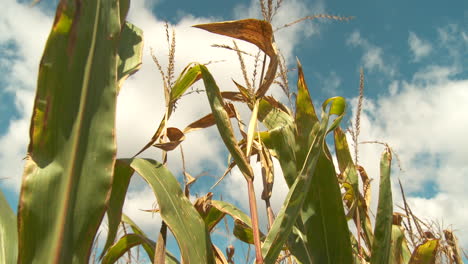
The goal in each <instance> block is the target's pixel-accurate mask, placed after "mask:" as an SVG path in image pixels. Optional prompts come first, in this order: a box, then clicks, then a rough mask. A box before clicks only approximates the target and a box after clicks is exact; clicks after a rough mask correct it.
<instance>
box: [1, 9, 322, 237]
mask: <svg viewBox="0 0 468 264" xmlns="http://www.w3.org/2000/svg"><path fill="white" fill-rule="evenodd" d="M148 3H149V2H148V1H136V2H134V3H132V8H131V10H130V14H129V16H128V20H129V21H131V22H132V23H134V24H135V25H137V26H139V27H140V28H142V29H143V30H144V39H145V46H144V57H143V65H142V68H141V69H140V71H139V72H138V73H137V74H135V75H134V76H132V77H130V78H129V79H128V80H127V81H126V82H125V84H124V87H122V89H121V92H120V94H119V97H118V105H117V120H116V122H117V123H116V126H117V132H116V134H117V146H118V156H119V157H130V156H133V155H134V154H135V153H136V152H137V151H138V150H139V149H140V148H141V147H142V146H144V145H145V144H146V143H147V141H148V140H149V139H150V138H151V136H152V135H153V133H154V131H155V129H156V127H157V125H158V123H159V121H160V120H161V118H162V116H163V111H164V100H163V93H162V80H161V77H160V75H159V71H158V70H157V67H156V65H155V64H154V63H153V61H152V59H151V56H150V54H149V53H150V48H153V49H154V52H155V55H156V56H157V57H158V58H159V59H160V62H161V64H162V67H163V68H165V67H166V66H167V62H166V58H167V43H166V38H165V36H166V33H165V28H164V22H163V21H161V20H158V18H157V17H155V16H154V15H153V14H152V13H151V12H150V9H149V8H148V6H149V4H148ZM254 3H255V4H256V1H253V2H252V6H249V7H247V8H245V9H244V10H246V11H247V12H248V13H251V12H253V11H252V9H253V8H254V6H253V5H254ZM306 7H307V6H306V5H305V4H304V3H303V2H300V1H292V2H288V3H285V4H284V7H283V10H284V11H280V12H279V13H278V14H277V21H278V24H280V25H282V24H285V23H287V22H290V20H289V18H295V17H301V16H303V15H306V12H308V9H307V8H306ZM4 8H6V10H7V11H8V12H6V13H5V14H7V15H5V16H2V17H1V18H0V29H1V32H6V33H5V34H2V36H0V44H2V45H3V44H5V43H9V42H13V43H14V44H15V49H17V50H15V52H16V55H17V56H15V57H14V58H13V59H12V60H11V61H9V62H8V65H10V66H9V67H10V69H11V72H10V73H9V76H10V78H9V80H7V81H8V83H9V85H8V86H7V87H6V88H7V89H6V90H7V91H9V92H11V93H14V95H15V100H16V108H17V109H16V110H17V111H18V113H19V116H20V118H19V119H18V120H12V121H11V122H10V125H9V127H8V131H7V132H6V134H4V135H2V136H1V138H0V148H1V149H8V150H9V151H8V152H3V153H1V154H0V170H1V171H0V174H1V175H2V178H3V177H4V176H6V177H9V179H8V180H6V181H2V183H5V184H6V186H7V187H8V188H13V189H15V190H18V188H19V185H20V183H21V175H22V169H23V165H22V158H23V157H24V156H25V153H26V146H27V144H28V138H29V137H28V127H29V122H30V120H29V119H30V112H31V109H32V102H33V98H34V92H35V83H36V79H37V70H38V61H39V58H40V56H41V54H42V51H43V47H44V43H45V40H46V38H47V36H48V32H49V30H50V27H51V24H52V17H51V16H47V15H46V14H45V13H44V12H43V11H42V10H41V9H39V8H29V7H27V6H26V5H23V4H19V3H17V2H16V1H13V0H9V1H8V2H7V5H5V6H4ZM290 14H291V15H295V16H291V17H288V16H289V15H290ZM18 16H20V17H18ZM18 19H19V20H21V21H22V23H17V21H18ZM208 22H214V20H213V19H210V18H197V17H193V16H186V17H184V18H182V19H181V20H180V21H178V22H177V23H176V24H174V25H171V27H174V29H175V31H176V39H177V40H176V41H177V44H176V54H175V58H176V69H175V72H176V76H177V74H178V73H179V72H180V71H181V70H182V69H183V68H184V67H185V66H186V65H187V64H188V63H190V62H193V61H196V62H201V63H206V62H209V61H221V62H217V63H213V64H210V65H208V68H209V69H210V71H211V73H212V74H213V76H214V77H215V79H216V81H217V83H218V85H219V86H220V88H221V89H222V90H235V89H236V88H235V87H234V85H233V83H232V81H231V78H233V79H235V80H237V81H240V82H242V80H243V78H242V75H241V70H240V67H239V65H238V60H237V54H235V53H234V52H231V51H227V50H224V49H219V48H213V47H211V45H212V44H229V45H231V43H232V40H231V39H229V38H227V37H223V36H218V35H214V34H211V33H208V32H205V31H203V30H200V29H196V28H192V27H191V26H192V25H195V24H200V23H208ZM31 28H34V30H33V31H31V30H30V29H31ZM306 28H309V29H308V30H309V31H307V30H306ZM312 29H313V30H312ZM316 30H318V27H317V26H316V25H315V24H311V23H309V22H307V23H304V24H302V25H296V26H294V27H291V28H288V29H284V30H282V31H280V32H279V33H278V35H277V38H276V41H277V42H278V46H279V48H280V49H281V50H282V52H283V53H284V55H285V56H286V58H287V60H288V61H292V59H291V58H292V57H293V56H292V51H293V47H294V45H295V44H296V43H298V41H299V39H300V38H303V37H304V36H310V35H311V34H313V33H315V32H316ZM306 31H307V32H306ZM304 32H305V33H304ZM31 39H34V40H35V41H31ZM38 43H40V44H39V45H38ZM238 44H239V46H240V47H241V48H242V49H244V50H246V51H247V52H250V53H252V54H255V53H256V52H257V49H256V48H255V47H253V46H252V45H250V44H247V43H243V42H242V41H239V43H238ZM245 60H246V64H247V65H252V64H253V63H252V61H253V58H249V57H247V56H246V57H245ZM2 63H4V61H2ZM252 70H253V69H252V68H251V67H250V68H249V67H248V71H249V72H252ZM195 87H198V88H201V89H203V88H204V87H203V83H202V82H199V83H198V84H196V85H195ZM279 91H280V89H279V88H278V87H273V88H272V90H271V91H270V93H275V94H277V95H278V96H279V97H282V98H284V95H281V93H280V92H279ZM209 112H210V109H209V104H208V100H207V99H206V95H205V94H200V95H197V94H193V95H189V96H186V97H183V98H182V99H181V101H180V102H179V104H178V108H177V111H176V112H175V113H174V114H173V117H172V118H171V120H170V124H171V125H173V126H177V127H179V128H183V127H185V126H186V125H187V124H189V123H191V122H193V121H194V120H196V119H198V118H200V117H202V116H204V115H205V114H207V113H209ZM241 112H242V113H243V114H244V116H245V113H246V111H245V110H242V111H241ZM183 147H184V152H185V158H186V162H187V169H188V171H189V172H190V173H191V174H193V175H196V174H198V173H199V172H201V171H202V170H204V169H206V167H207V164H209V166H210V167H212V168H213V170H214V171H216V170H223V169H224V167H225V160H226V158H227V157H225V154H226V150H225V147H224V145H223V144H222V143H221V141H220V137H219V135H218V131H217V129H216V128H210V129H207V130H205V131H197V132H193V133H191V134H188V135H187V137H186V140H185V141H184V142H183ZM142 156H144V157H151V158H154V159H157V160H160V152H159V151H157V150H155V149H150V150H148V151H146V152H145V153H144V154H142ZM180 164H181V163H180V157H179V152H178V151H176V152H175V153H174V154H171V155H169V166H170V168H171V170H172V171H173V172H174V173H175V175H178V174H176V172H179V171H180V168H181V165H180ZM240 179H241V180H243V178H240ZM132 182H133V183H132V184H133V186H132V187H131V188H130V190H129V193H128V197H127V199H126V203H125V206H124V212H125V213H127V214H128V215H129V216H130V217H131V218H132V219H133V220H135V221H136V222H137V223H138V224H140V225H141V226H142V227H143V228H144V229H145V230H153V229H154V224H155V223H158V222H159V221H158V220H157V219H153V218H151V216H149V215H150V214H149V213H146V212H142V211H140V210H139V209H144V208H151V205H152V203H153V202H154V197H153V194H152V192H151V191H149V189H148V188H147V187H144V184H139V183H135V181H132ZM278 182H279V184H278V185H277V186H283V187H284V186H285V185H284V184H283V185H281V180H279V181H278ZM256 184H257V183H256ZM240 185H241V188H242V189H245V183H244V182H242V184H240ZM257 185H258V184H257ZM260 186H261V184H260V185H258V187H259V188H258V189H257V190H260ZM275 188H277V187H275ZM279 193H285V192H284V191H280V192H279ZM275 200H277V201H278V202H274V204H275V206H276V204H279V203H280V201H281V200H282V198H279V199H276V198H275Z"/></svg>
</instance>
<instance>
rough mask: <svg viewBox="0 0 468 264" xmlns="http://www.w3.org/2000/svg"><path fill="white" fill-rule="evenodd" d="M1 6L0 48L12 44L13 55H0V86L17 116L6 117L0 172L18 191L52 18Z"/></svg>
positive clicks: (37, 11)
mask: <svg viewBox="0 0 468 264" xmlns="http://www.w3.org/2000/svg"><path fill="white" fill-rule="evenodd" d="M2 8H3V10H4V14H3V15H2V16H1V17H0V32H2V34H0V47H1V48H2V49H4V48H5V49H7V46H8V45H12V47H10V48H9V49H8V50H14V53H12V54H14V56H9V57H7V58H2V69H6V72H2V74H3V75H4V76H8V79H6V78H5V79H4V80H5V83H6V85H5V86H4V87H3V88H4V89H5V90H4V92H7V93H11V94H13V95H14V100H15V109H14V110H13V111H15V112H17V113H18V114H19V116H20V118H19V119H12V120H10V122H9V127H8V130H7V132H6V133H5V134H4V135H1V136H0V149H2V150H8V151H2V152H1V153H0V175H1V177H2V178H6V179H5V180H4V181H2V183H4V184H5V185H6V186H8V187H9V188H12V189H14V190H16V191H18V190H19V185H20V183H21V175H22V173H23V158H24V157H25V156H26V147H27V144H28V140H29V122H30V116H31V113H32V105H33V101H34V92H35V84H36V80H37V69H38V65H39V63H38V62H39V59H40V57H41V54H42V50H43V48H44V43H45V41H46V38H47V33H48V31H49V30H50V27H51V25H52V18H51V17H48V16H47V15H45V14H44V13H43V12H42V11H41V10H40V9H39V8H31V7H29V6H27V5H24V4H19V3H17V2H16V1H14V0H7V1H4V3H2ZM18 21H21V22H18ZM32 28H34V30H31V29H32ZM31 40H34V41H31ZM2 57H3V56H2ZM5 65H8V67H5Z"/></svg>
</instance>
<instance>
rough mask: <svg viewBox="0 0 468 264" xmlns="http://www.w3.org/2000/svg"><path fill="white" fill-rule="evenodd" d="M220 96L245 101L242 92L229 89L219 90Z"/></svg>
mask: <svg viewBox="0 0 468 264" xmlns="http://www.w3.org/2000/svg"><path fill="white" fill-rule="evenodd" d="M221 97H223V98H224V99H228V100H231V101H236V102H247V100H246V99H245V98H244V96H242V94H241V93H239V92H231V91H228V92H221Z"/></svg>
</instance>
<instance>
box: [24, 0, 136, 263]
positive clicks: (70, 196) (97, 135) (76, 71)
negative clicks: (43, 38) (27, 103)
mask: <svg viewBox="0 0 468 264" xmlns="http://www.w3.org/2000/svg"><path fill="white" fill-rule="evenodd" d="M79 7H80V8H79ZM78 8H79V9H78ZM119 13H120V9H119V1H118V0H114V1H99V0H97V1H91V2H89V3H86V4H82V5H77V2H76V1H72V0H64V1H61V2H60V4H59V8H58V9H57V13H56V16H55V17H56V19H55V21H54V25H53V27H52V30H51V32H50V35H49V38H48V40H47V43H46V47H45V51H44V54H43V56H42V59H41V63H40V68H39V77H38V88H37V92H36V98H35V104H34V110H33V114H32V120H31V128H30V143H29V147H28V157H27V160H26V166H25V170H24V176H23V185H22V188H21V194H20V201H19V211H18V214H19V237H18V239H19V260H18V262H20V263H33V262H34V263H85V262H87V261H88V259H89V254H90V252H91V246H92V244H93V241H94V237H95V234H96V231H97V229H98V227H99V225H100V223H101V220H102V217H103V215H104V212H105V210H106V206H107V204H106V203H107V199H108V195H109V191H110V187H111V182H112V174H113V167H114V162H115V153H116V147H115V138H114V134H115V131H114V129H115V124H114V120H115V108H116V94H117V90H118V82H117V78H118V73H117V68H118V63H119V59H118V47H119V46H120V41H122V42H123V43H127V45H133V44H134V43H131V42H126V40H125V39H122V38H121V34H120V33H121V30H122V27H123V26H124V25H122V24H121V18H122V19H124V17H125V14H119ZM122 16H123V17H122ZM44 190H47V191H44Z"/></svg>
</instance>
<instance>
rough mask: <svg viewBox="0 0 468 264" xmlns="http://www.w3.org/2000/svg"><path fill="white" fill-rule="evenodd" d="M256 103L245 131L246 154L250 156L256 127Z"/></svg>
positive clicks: (257, 102)
mask: <svg viewBox="0 0 468 264" xmlns="http://www.w3.org/2000/svg"><path fill="white" fill-rule="evenodd" d="M258 104H259V101H258V100H257V101H256V102H255V106H254V109H253V111H252V116H251V117H250V122H249V130H248V132H247V153H246V156H247V157H250V152H251V150H252V143H253V140H254V135H255V131H256V127H257V117H258Z"/></svg>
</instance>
